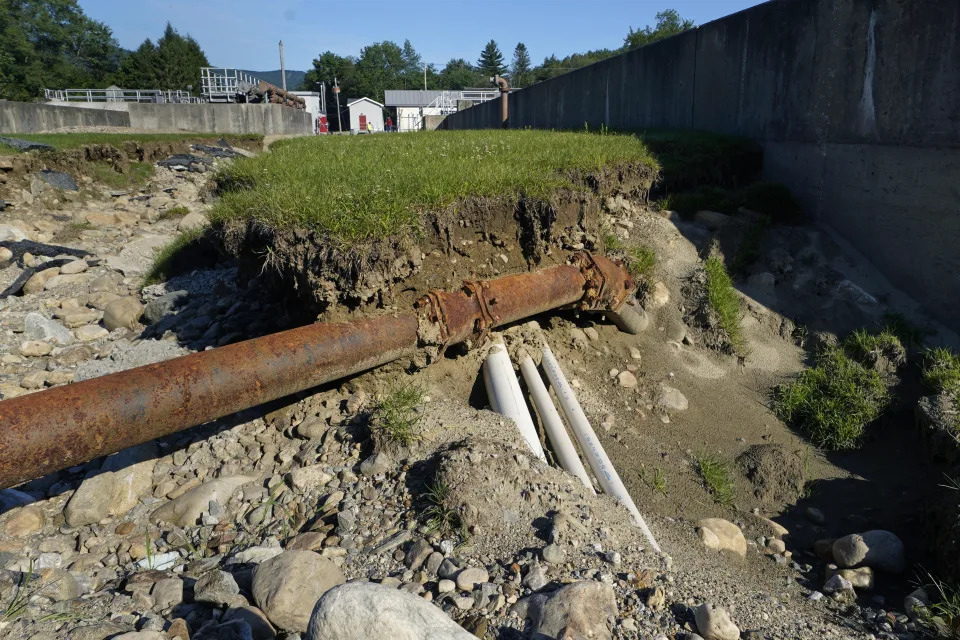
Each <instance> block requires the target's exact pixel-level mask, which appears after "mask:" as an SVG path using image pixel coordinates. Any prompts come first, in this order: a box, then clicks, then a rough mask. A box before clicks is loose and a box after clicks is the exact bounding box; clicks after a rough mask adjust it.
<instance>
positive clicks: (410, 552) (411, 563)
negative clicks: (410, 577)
mask: <svg viewBox="0 0 960 640" xmlns="http://www.w3.org/2000/svg"><path fill="white" fill-rule="evenodd" d="M431 553H433V547H432V546H430V543H429V542H427V541H426V540H424V539H423V538H418V539H417V540H414V541H413V544H411V545H410V547H409V548H408V549H407V553H406V554H405V555H404V557H403V563H404V564H405V565H406V566H407V568H408V569H410V570H411V571H416V570H417V569H419V568H420V567H421V566H422V565H423V563H424V561H425V560H426V559H427V557H428V556H429V555H430V554H431Z"/></svg>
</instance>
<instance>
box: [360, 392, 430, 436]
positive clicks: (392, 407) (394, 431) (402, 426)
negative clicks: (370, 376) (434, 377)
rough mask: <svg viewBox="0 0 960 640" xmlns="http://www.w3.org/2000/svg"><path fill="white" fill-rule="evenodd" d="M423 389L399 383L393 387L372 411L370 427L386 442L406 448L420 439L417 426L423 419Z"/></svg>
mask: <svg viewBox="0 0 960 640" xmlns="http://www.w3.org/2000/svg"><path fill="white" fill-rule="evenodd" d="M423 396H424V392H423V389H422V388H421V387H419V386H417V385H414V384H407V383H401V384H397V385H395V386H393V387H392V388H391V389H389V390H388V391H387V393H386V394H385V395H384V396H383V397H382V398H381V399H380V402H378V403H377V406H376V407H375V408H374V410H373V420H372V422H371V426H372V428H373V429H375V430H376V431H378V432H379V433H381V434H382V435H383V436H385V437H386V439H387V440H389V441H390V442H393V443H395V444H399V445H402V446H408V445H410V444H411V443H413V442H414V441H416V440H418V439H419V438H420V435H419V434H418V433H417V425H418V424H419V423H420V420H421V418H422V417H423V416H422V414H421V412H420V407H421V405H423Z"/></svg>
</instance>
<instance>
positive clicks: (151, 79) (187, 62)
mask: <svg viewBox="0 0 960 640" xmlns="http://www.w3.org/2000/svg"><path fill="white" fill-rule="evenodd" d="M208 66H210V63H209V62H208V61H207V56H206V54H204V53H203V50H202V49H201V48H200V45H199V44H197V41H196V40H194V39H193V38H191V37H190V36H181V35H180V34H179V33H177V31H176V29H174V28H173V25H171V24H170V23H169V22H168V23H167V27H166V29H164V31H163V35H162V36H161V37H160V39H159V40H157V43H156V44H154V43H153V42H151V41H150V39H149V38H148V39H147V40H144V41H143V44H141V45H140V46H139V47H137V50H136V51H134V52H133V53H131V54H130V55H128V56H127V57H126V58H124V60H123V62H122V63H121V65H120V70H119V71H118V72H117V75H116V78H115V82H116V83H117V84H119V85H121V86H123V88H124V89H162V90H164V91H167V90H177V89H179V90H181V91H192V92H193V94H194V95H197V94H198V93H199V92H200V67H208Z"/></svg>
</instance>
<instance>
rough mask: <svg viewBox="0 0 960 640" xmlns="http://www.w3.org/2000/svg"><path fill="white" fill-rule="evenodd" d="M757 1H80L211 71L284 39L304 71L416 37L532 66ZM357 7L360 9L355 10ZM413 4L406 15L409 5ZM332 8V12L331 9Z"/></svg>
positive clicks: (117, 31) (130, 44)
mask: <svg viewBox="0 0 960 640" xmlns="http://www.w3.org/2000/svg"><path fill="white" fill-rule="evenodd" d="M760 3H761V2H760V0H652V1H651V0H447V1H446V2H444V1H443V0H432V1H429V2H399V1H397V0H389V1H387V0H363V1H362V2H356V3H354V2H350V1H349V0H348V1H346V2H343V1H341V2H329V1H327V2H318V1H317V0H79V4H80V6H81V7H82V8H83V10H84V12H86V14H87V15H89V16H90V17H92V18H94V19H96V20H99V21H101V22H105V23H106V24H107V25H108V26H109V27H110V28H111V29H113V33H114V36H116V38H117V39H118V40H119V41H120V45H121V46H122V47H125V48H127V49H135V48H136V47H137V46H138V45H139V44H140V43H141V42H143V40H144V39H146V38H151V39H153V40H156V39H157V38H158V37H159V36H160V35H161V34H162V32H163V27H164V25H165V24H166V22H167V21H168V20H169V21H170V22H171V23H172V24H173V26H174V28H176V29H177V31H179V32H180V33H188V34H190V35H192V36H193V37H194V38H196V39H197V41H198V42H199V43H200V45H201V46H202V47H203V49H204V51H205V52H206V54H207V58H208V59H209V60H210V62H211V64H214V65H217V66H225V67H237V68H240V69H253V70H257V71H268V70H271V69H278V68H279V67H280V63H279V56H278V53H277V42H278V41H279V40H281V39H282V40H283V44H284V50H285V57H286V64H287V69H298V70H307V69H309V68H310V67H311V61H312V60H313V58H314V57H315V56H316V55H317V54H318V53H320V52H323V51H326V50H328V49H329V50H331V51H335V52H337V53H339V54H341V55H357V54H359V52H360V48H361V47H363V46H365V45H367V44H369V43H371V42H378V41H381V40H393V41H394V42H397V43H398V44H402V43H403V40H404V38H409V39H410V41H411V42H412V43H413V46H414V47H415V48H416V49H417V51H418V52H419V53H420V54H421V55H422V56H423V58H424V60H425V61H427V62H433V63H436V64H437V66H438V67H442V66H443V64H444V63H445V62H446V61H447V60H449V59H450V58H466V59H467V60H469V61H471V62H476V59H477V57H478V56H479V55H480V50H481V49H482V48H483V45H484V44H486V43H487V41H488V40H490V38H493V39H495V40H496V41H497V42H498V43H499V45H500V49H501V50H502V51H503V52H504V55H505V57H506V58H507V61H508V62H509V58H510V56H511V54H512V52H513V47H514V46H515V45H516V44H517V42H524V43H525V44H526V45H527V48H528V49H529V50H530V55H531V58H532V59H533V62H534V64H539V63H540V62H541V61H542V60H543V58H544V57H545V56H548V55H550V54H556V55H557V56H558V57H563V56H564V55H567V54H570V53H578V52H583V51H587V50H590V49H601V48H614V47H618V46H620V45H621V44H623V37H624V35H626V33H627V31H628V28H629V27H631V26H632V27H635V28H640V27H644V26H646V25H647V24H650V25H653V24H654V23H655V17H654V16H655V15H656V13H657V11H660V10H663V9H666V8H673V9H676V10H677V11H679V12H680V15H681V16H683V17H684V18H690V19H692V20H694V21H695V22H696V23H697V24H703V23H705V22H709V21H710V20H715V19H717V18H720V17H723V16H725V15H728V14H731V13H735V12H737V11H740V10H742V9H746V8H747V7H750V6H753V5H757V4H760ZM354 7H355V8H354ZM404 7H409V8H404ZM330 9H333V10H334V11H333V12H331V11H329V10H330Z"/></svg>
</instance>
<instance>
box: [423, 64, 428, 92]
mask: <svg viewBox="0 0 960 640" xmlns="http://www.w3.org/2000/svg"><path fill="white" fill-rule="evenodd" d="M423 90H424V91H426V90H427V63H426V62H424V63H423Z"/></svg>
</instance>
